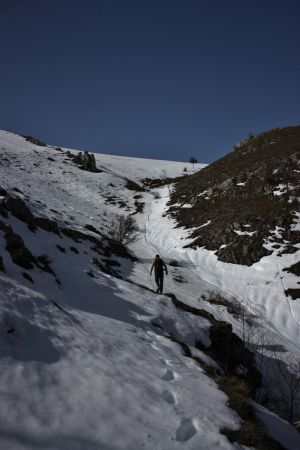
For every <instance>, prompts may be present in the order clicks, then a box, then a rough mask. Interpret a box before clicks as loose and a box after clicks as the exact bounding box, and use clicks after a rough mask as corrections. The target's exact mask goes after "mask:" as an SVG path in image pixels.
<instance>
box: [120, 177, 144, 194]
mask: <svg viewBox="0 0 300 450" xmlns="http://www.w3.org/2000/svg"><path fill="white" fill-rule="evenodd" d="M125 187H126V189H128V190H130V191H137V192H145V190H146V189H145V188H144V187H142V186H140V185H139V184H137V183H136V182H135V181H132V180H129V179H126V184H125Z"/></svg>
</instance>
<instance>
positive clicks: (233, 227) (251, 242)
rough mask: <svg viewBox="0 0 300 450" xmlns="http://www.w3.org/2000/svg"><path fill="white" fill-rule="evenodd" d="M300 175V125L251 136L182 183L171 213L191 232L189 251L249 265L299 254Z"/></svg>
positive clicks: (175, 191)
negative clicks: (273, 255) (271, 257)
mask: <svg viewBox="0 0 300 450" xmlns="http://www.w3.org/2000/svg"><path fill="white" fill-rule="evenodd" d="M299 174H300V126H298V127H288V128H282V129H274V130H271V131H268V132H266V133H262V134H260V135H258V136H256V137H254V136H250V137H248V138H247V139H246V140H245V141H243V142H241V143H240V144H237V145H236V146H235V149H234V151H233V152H232V153H230V154H228V155H226V156H225V157H223V158H221V159H219V160H218V161H216V162H214V163H213V164H211V165H209V166H207V167H206V168H204V169H202V170H201V171H200V172H197V173H196V174H194V175H191V176H189V177H187V178H183V179H181V180H180V181H178V182H177V183H176V185H175V190H174V191H173V193H172V195H171V200H170V203H169V213H170V214H171V215H172V217H173V218H175V219H176V221H177V222H178V225H179V226H183V227H185V228H187V229H190V230H191V234H190V237H191V238H192V239H193V242H192V243H191V244H189V246H191V247H194V248H197V247H205V248H207V249H208V250H214V251H216V254H217V256H218V259H219V260H221V261H225V262H229V263H234V264H245V265H248V266H250V265H252V264H253V263H255V262H257V261H259V260H260V259H261V258H262V257H263V256H265V255H267V254H269V253H271V252H272V251H273V250H274V249H279V252H289V253H293V252H296V251H297V247H296V246H295V245H296V244H297V243H299V241H300V231H299V230H298V229H297V227H296V226H293V223H294V221H295V219H297V213H298V212H299V199H300V183H299V181H300V177H299ZM267 243H270V245H266V244H267Z"/></svg>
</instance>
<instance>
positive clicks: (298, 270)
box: [283, 261, 300, 277]
mask: <svg viewBox="0 0 300 450" xmlns="http://www.w3.org/2000/svg"><path fill="white" fill-rule="evenodd" d="M283 270H284V271H286V272H291V273H293V274H294V275H296V276H297V277H300V261H298V262H297V263H296V264H293V265H292V266H291V267H286V268H285V269H283Z"/></svg>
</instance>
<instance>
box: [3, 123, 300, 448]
mask: <svg viewBox="0 0 300 450" xmlns="http://www.w3.org/2000/svg"><path fill="white" fill-rule="evenodd" d="M0 152H1V158H0V323H1V341H0V342H1V343H0V346H1V347H0V355H1V360H0V383H1V384H0V385H1V394H0V395H1V404H2V408H1V410H0V448H1V449H2V448H3V449H6V450H25V449H26V450H29V449H47V450H49V449H51V450H68V449H69V450H83V449H84V450H96V449H97V450H129V449H130V450H132V449H148V450H154V449H156V450H175V449H179V448H180V449H182V448H184V449H197V450H199V449H203V450H204V449H216V450H217V449H228V450H229V449H241V448H249V447H251V445H249V446H248V447H247V446H246V444H244V445H242V443H238V442H235V443H233V442H230V440H229V439H228V438H227V437H226V436H228V432H227V433H225V434H224V429H227V430H231V432H232V433H234V432H237V431H238V430H239V429H240V427H241V425H242V419H241V417H239V415H238V414H237V413H236V412H235V411H234V410H233V409H232V407H230V406H232V405H230V404H229V400H228V397H227V396H226V395H225V393H224V392H222V390H221V389H220V387H219V386H218V384H217V382H216V377H215V375H216V374H218V375H219V376H223V375H224V374H225V369H224V367H222V357H221V358H220V360H219V361H218V360H217V358H215V356H216V355H217V353H218V352H217V347H216V343H214V342H213V337H212V334H211V329H212V327H213V324H214V325H215V327H216V329H217V328H218V327H220V328H222V327H224V322H223V321H226V322H228V323H230V324H231V326H232V327H233V330H234V331H235V332H236V333H237V334H238V335H240V336H241V335H242V332H243V330H242V325H243V322H242V321H241V319H240V317H238V318H237V317H236V316H235V315H232V314H230V310H229V308H228V305H227V306H226V304H223V305H221V306H220V304H215V303H213V302H209V301H208V300H209V299H212V297H214V296H215V295H216V294H218V295H220V296H222V298H223V299H225V300H226V301H227V302H229V303H230V302H231V303H232V304H235V302H237V301H238V302H241V303H242V304H244V306H245V308H246V311H247V314H252V316H253V317H254V316H255V317H256V318H257V317H259V319H260V320H261V324H262V329H264V330H267V331H268V337H269V338H270V339H272V346H277V347H278V348H279V346H280V348H282V349H284V352H288V353H289V354H292V355H295V356H299V354H300V339H299V337H300V332H299V329H300V325H299V321H300V307H299V303H297V302H290V301H289V300H288V299H287V298H286V297H285V296H283V294H282V292H283V284H284V283H285V279H284V278H282V276H278V275H276V274H277V273H278V270H279V269H278V266H277V264H278V258H275V256H274V255H270V256H266V257H265V258H263V259H262V260H261V261H260V262H258V263H256V264H254V265H253V266H251V267H246V266H236V265H234V264H227V263H224V262H220V261H218V260H217V257H216V255H215V253H214V252H213V251H208V250H205V249H198V250H193V249H191V248H184V247H185V245H186V244H187V243H188V242H190V239H189V238H188V233H187V231H185V230H183V229H181V228H178V227H176V222H175V220H174V219H171V218H170V217H168V216H167V215H166V210H167V203H168V200H169V196H170V191H171V189H172V186H171V184H170V182H169V181H168V182H167V181H166V180H168V179H169V178H175V177H180V176H183V175H190V174H192V173H193V172H196V171H198V170H199V169H201V168H202V167H204V165H201V164H195V168H194V169H193V167H192V166H191V164H188V163H180V162H168V161H154V160H147V159H138V158H125V157H117V156H108V155H100V154H95V162H96V166H97V169H98V171H97V172H89V171H85V170H82V169H81V168H80V166H79V165H78V164H76V163H75V162H74V160H73V157H72V155H75V154H77V152H75V151H73V150H67V149H61V148H56V147H51V146H41V145H36V144H34V143H32V142H30V141H29V140H25V139H24V138H23V137H21V136H17V135H14V134H12V133H7V132H5V131H0ZM185 169H186V170H185ZM145 179H148V182H147V183H145V182H144V181H143V180H145ZM149 179H150V180H151V179H152V180H155V179H162V180H165V181H166V183H165V185H164V186H161V187H156V188H150V187H149ZM150 184H151V183H150ZM162 184H164V183H162ZM158 186H159V184H158ZM120 214H122V215H130V216H131V217H133V218H135V219H136V221H137V224H138V226H139V228H140V230H141V231H140V235H139V239H138V240H137V241H136V242H135V243H134V244H132V245H131V246H130V249H129V250H130V252H129V253H128V252H127V251H126V249H124V248H123V247H122V246H118V245H116V244H115V243H114V242H112V241H111V240H110V239H109V238H108V230H109V228H110V226H111V223H112V221H113V220H116V218H117V217H118V215H120ZM156 253H159V254H160V255H161V256H162V257H163V259H164V260H165V262H166V264H167V266H168V269H169V273H168V276H166V277H165V289H164V291H165V292H166V293H167V294H169V295H157V294H156V293H155V283H154V279H153V278H150V276H149V272H150V266H151V261H152V259H153V257H154V255H155V254H156ZM297 255H298V253H294V254H291V255H289V254H286V255H284V256H283V257H282V258H281V269H283V268H284V267H285V264H289V265H291V262H293V261H294V262H295V261H296V258H297ZM281 273H283V272H280V274H281ZM284 277H292V275H291V274H287V275H285V274H284ZM174 296H175V297H174ZM176 302H177V303H176ZM180 305H181V306H180ZM226 326H227V324H226ZM222 329H223V328H222ZM226 330H227V334H228V333H229V336H230V337H231V331H230V330H231V329H230V330H229V329H228V327H227V328H226ZM228 330H229V331H228ZM236 339H237V338H236ZM235 342H237V343H238V344H240V341H235ZM268 342H269V343H270V342H271V341H268ZM260 344H261V342H260ZM210 349H212V350H211V352H209V350H210ZM206 350H208V351H206ZM250 360H251V358H250V357H249V361H248V362H249V366H247V367H246V363H245V367H242V368H240V370H245V371H246V369H247V371H248V372H249V373H250V372H251V370H252V367H251V363H252V360H251V361H250ZM248 362H247V363H248ZM207 368H209V370H210V372H211V376H209V370H206V369H207ZM212 374H213V375H214V376H212ZM255 408H257V411H258V413H257V415H258V417H259V420H260V421H261V422H262V423H264V424H265V427H266V430H267V433H268V434H269V435H270V436H273V438H274V439H276V440H277V441H279V442H281V444H282V445H283V447H282V446H280V445H279V444H278V446H277V447H276V446H274V447H270V448H288V449H297V448H300V438H299V436H300V435H299V433H297V432H296V431H295V429H293V428H292V427H290V426H289V425H288V424H287V423H286V422H284V421H282V420H281V419H279V418H278V417H277V416H275V415H272V414H271V413H270V412H269V411H268V410H266V409H265V408H263V407H261V406H258V405H257V406H255ZM232 440H233V439H232ZM274 445H275V444H274ZM276 445H277V444H276ZM261 448H262V447H261Z"/></svg>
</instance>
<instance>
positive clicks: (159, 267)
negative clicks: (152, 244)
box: [150, 255, 168, 294]
mask: <svg viewBox="0 0 300 450" xmlns="http://www.w3.org/2000/svg"><path fill="white" fill-rule="evenodd" d="M153 269H154V275H155V283H156V286H157V290H156V292H157V293H160V294H162V291H163V287H164V271H165V272H166V275H168V269H167V266H166V265H165V263H164V262H163V260H162V259H161V258H160V257H159V255H155V259H154V260H153V262H152V266H151V270H150V276H151V275H152V270H153Z"/></svg>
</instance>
